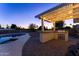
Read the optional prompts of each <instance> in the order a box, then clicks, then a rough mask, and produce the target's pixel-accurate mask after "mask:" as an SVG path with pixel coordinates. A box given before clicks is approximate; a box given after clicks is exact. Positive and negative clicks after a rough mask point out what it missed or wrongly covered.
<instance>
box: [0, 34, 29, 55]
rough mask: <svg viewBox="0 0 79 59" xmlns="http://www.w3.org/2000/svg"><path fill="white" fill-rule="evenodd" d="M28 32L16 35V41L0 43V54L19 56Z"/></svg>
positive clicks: (27, 37)
mask: <svg viewBox="0 0 79 59" xmlns="http://www.w3.org/2000/svg"><path fill="white" fill-rule="evenodd" d="M29 37H30V36H29V34H28V33H26V35H23V36H18V37H17V38H18V39H17V40H16V41H12V42H7V43H5V44H0V56H21V55H22V48H23V46H24V44H25V43H26V42H27V40H28V39H29Z"/></svg>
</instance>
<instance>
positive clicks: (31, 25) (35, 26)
mask: <svg viewBox="0 0 79 59" xmlns="http://www.w3.org/2000/svg"><path fill="white" fill-rule="evenodd" d="M36 28H37V25H36V24H33V23H32V24H30V25H29V29H30V30H35V29H36Z"/></svg>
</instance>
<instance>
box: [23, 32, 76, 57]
mask: <svg viewBox="0 0 79 59" xmlns="http://www.w3.org/2000/svg"><path fill="white" fill-rule="evenodd" d="M30 35H31V37H30V39H29V40H28V42H26V43H25V45H24V47H23V51H22V52H23V53H22V55H23V56H64V55H66V52H67V50H68V47H69V46H70V45H72V44H76V41H73V40H69V41H68V42H66V41H64V40H61V39H59V40H51V41H49V42H47V43H41V42H40V41H39V38H40V36H39V33H38V32H35V33H34V32H32V33H30Z"/></svg>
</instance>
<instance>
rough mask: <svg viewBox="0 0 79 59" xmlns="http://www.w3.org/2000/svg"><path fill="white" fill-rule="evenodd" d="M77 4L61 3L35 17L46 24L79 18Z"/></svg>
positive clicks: (78, 6)
mask: <svg viewBox="0 0 79 59" xmlns="http://www.w3.org/2000/svg"><path fill="white" fill-rule="evenodd" d="M78 10H79V4H78V3H62V4H59V5H58V6H56V7H54V8H51V9H49V10H47V11H45V12H43V13H41V14H38V15H36V16H35V17H37V18H40V19H42V20H44V21H48V22H56V21H64V20H67V19H72V18H79V16H78V15H79V11H78Z"/></svg>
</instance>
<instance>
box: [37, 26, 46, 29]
mask: <svg viewBox="0 0 79 59" xmlns="http://www.w3.org/2000/svg"><path fill="white" fill-rule="evenodd" d="M38 30H42V26H40V27H39V28H38ZM44 30H47V28H46V27H45V26H44Z"/></svg>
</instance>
